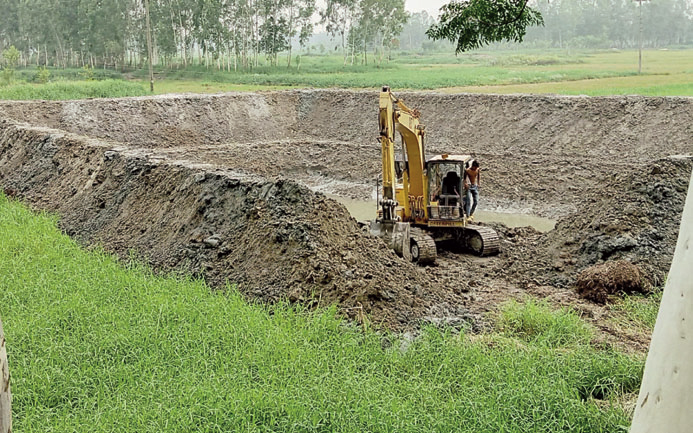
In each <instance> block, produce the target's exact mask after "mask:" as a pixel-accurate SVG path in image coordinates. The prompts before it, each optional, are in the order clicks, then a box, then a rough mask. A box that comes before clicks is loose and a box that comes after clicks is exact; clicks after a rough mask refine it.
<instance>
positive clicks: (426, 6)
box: [404, 0, 450, 18]
mask: <svg viewBox="0 0 693 433" xmlns="http://www.w3.org/2000/svg"><path fill="white" fill-rule="evenodd" d="M446 3H450V0H405V3H404V7H405V8H406V9H407V10H408V11H409V12H421V11H424V10H425V11H426V12H428V14H429V15H430V16H432V17H434V18H438V13H439V11H438V9H440V7H441V6H443V5H444V4H446Z"/></svg>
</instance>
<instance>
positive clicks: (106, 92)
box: [0, 71, 148, 100]
mask: <svg viewBox="0 0 693 433" xmlns="http://www.w3.org/2000/svg"><path fill="white" fill-rule="evenodd" d="M38 74H39V75H40V74H42V73H41V72H40V71H39V72H38ZM43 76H44V77H45V72H44V73H43ZM47 79H48V78H46V80H47ZM147 94H148V92H147V89H146V88H145V87H144V86H143V85H141V84H139V83H134V82H129V81H123V80H104V81H69V82H68V81H58V82H53V83H45V84H27V83H25V84H15V85H10V86H6V87H0V99H10V100H27V99H45V100H64V99H86V98H120V97H125V96H144V95H147Z"/></svg>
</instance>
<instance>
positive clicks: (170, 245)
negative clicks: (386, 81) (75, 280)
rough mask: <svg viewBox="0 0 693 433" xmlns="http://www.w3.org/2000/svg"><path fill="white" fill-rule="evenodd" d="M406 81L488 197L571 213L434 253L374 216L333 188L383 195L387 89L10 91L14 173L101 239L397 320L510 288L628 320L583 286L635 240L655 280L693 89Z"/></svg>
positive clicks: (15, 182) (388, 323)
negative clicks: (586, 273) (432, 87)
mask: <svg viewBox="0 0 693 433" xmlns="http://www.w3.org/2000/svg"><path fill="white" fill-rule="evenodd" d="M399 96H400V97H401V98H402V99H404V100H405V101H406V102H407V104H408V105H410V106H413V107H416V108H418V109H419V110H421V112H422V113H423V115H422V122H423V123H425V124H426V125H427V133H428V144H427V150H428V152H429V154H432V153H440V152H444V151H447V152H450V153H453V152H454V153H469V154H472V155H475V156H476V157H478V158H479V159H480V160H481V161H482V166H483V168H484V174H483V189H482V205H481V206H482V209H486V210H493V211H502V212H516V213H518V212H520V213H531V214H534V215H540V216H546V217H551V218H555V219H557V220H558V223H557V225H556V228H555V229H554V230H552V231H550V232H548V233H539V232H537V231H535V230H532V229H531V228H507V227H505V226H503V225H500V224H494V227H495V228H496V230H497V231H498V232H499V233H500V234H501V236H502V238H503V245H502V248H503V251H502V253H501V254H500V255H499V256H497V257H492V258H477V257H472V256H467V255H464V254H459V253H457V252H455V251H449V250H442V251H441V254H440V257H439V260H438V264H437V265H436V266H430V267H425V268H421V267H416V266H414V265H412V264H410V263H406V262H404V261H403V260H402V259H400V258H399V257H397V256H396V255H394V253H392V252H391V251H390V250H388V249H387V248H386V247H385V245H384V244H383V243H382V241H380V240H379V239H376V238H373V237H371V236H369V235H367V234H365V233H364V232H363V231H362V230H361V229H360V228H359V226H358V224H357V223H356V221H355V220H354V219H353V218H351V217H350V216H349V213H348V211H347V210H346V209H345V208H344V207H343V206H342V205H340V204H339V203H337V202H336V201H334V200H332V199H330V198H327V197H326V196H324V195H323V194H322V193H323V192H324V193H329V194H334V195H337V196H342V197H350V198H357V199H363V200H365V199H370V198H372V194H373V190H374V188H373V186H374V179H375V177H376V176H377V174H378V171H379V168H380V155H379V151H380V148H379V145H378V143H377V141H376V137H377V133H378V131H377V123H376V114H377V92H352V91H336V90H302V91H287V92H266V93H242V94H241V93H238V94H236V93H232V94H223V95H212V96H209V95H205V96H197V95H184V96H180V95H179V96H163V97H145V98H127V99H117V100H85V101H64V102H46V101H37V102H5V103H0V117H2V118H3V120H2V121H0V134H1V135H0V140H1V141H0V186H2V188H3V189H4V191H5V193H6V194H7V195H12V196H17V197H18V198H21V199H22V200H24V201H25V202H26V203H28V204H30V205H31V206H33V207H34V208H36V209H44V210H49V211H52V212H56V213H58V214H59V215H60V225H61V227H62V228H63V230H64V231H65V232H66V233H68V234H70V235H71V236H73V237H74V238H75V239H77V240H79V241H80V242H82V243H84V244H85V245H100V246H102V247H103V248H105V249H106V250H108V251H113V252H115V253H117V254H119V255H121V256H123V257H124V258H128V257H130V256H131V254H132V252H133V251H134V252H135V253H136V254H137V255H139V256H140V257H142V258H143V259H145V260H147V261H148V262H149V263H151V264H152V265H153V266H154V267H155V268H156V269H165V270H170V269H176V270H182V271H185V272H192V273H194V274H197V275H201V276H204V277H205V278H206V279H207V280H208V281H209V282H210V284H212V285H213V286H214V287H217V288H224V287H226V286H227V284H233V285H236V286H237V287H238V289H239V290H240V291H241V292H242V293H244V294H246V295H247V296H248V297H249V298H250V299H257V300H262V301H269V302H275V301H278V300H282V299H288V300H289V301H291V302H302V303H306V304H309V305H311V306H312V305H328V304H335V303H336V304H338V305H339V306H340V308H341V310H342V311H343V312H344V314H345V315H347V316H349V317H352V318H357V319H359V320H365V319H364V318H368V320H369V321H371V322H374V323H376V324H379V325H382V326H385V327H388V328H390V329H395V330H403V329H410V328H415V327H417V326H419V325H420V324H421V323H422V322H426V321H428V322H434V323H445V324H449V325H451V326H456V327H463V326H471V327H472V328H477V329H478V328H481V327H483V326H484V324H485V323H486V316H485V315H484V314H485V313H487V312H489V311H493V310H495V309H496V308H497V306H498V305H499V304H501V303H502V302H503V301H505V300H507V299H511V298H521V297H523V296H525V295H533V296H539V297H542V298H547V299H550V300H551V301H552V302H554V303H556V304H558V305H566V306H570V307H571V308H574V309H577V310H579V311H580V312H582V313H583V315H584V316H585V317H586V318H588V319H590V320H593V321H594V322H595V323H597V324H598V325H599V327H600V328H602V329H604V328H606V329H605V332H606V334H609V335H611V336H613V335H612V334H616V332H615V331H614V330H612V329H608V327H609V325H608V324H606V322H605V321H603V320H601V319H602V317H603V316H605V315H607V314H608V307H604V306H602V305H598V304H595V303H593V302H590V301H586V300H583V299H581V298H579V297H578V296H577V294H576V293H575V291H574V287H573V286H574V284H575V281H576V278H577V275H578V273H579V272H581V271H583V270H584V269H586V268H588V267H590V266H592V265H595V264H599V263H603V262H605V261H612V260H619V259H623V260H627V261H629V262H631V263H634V264H635V265H637V266H639V267H640V268H641V271H642V274H643V275H644V276H645V278H646V279H647V281H648V282H649V284H650V285H654V286H656V285H658V284H659V283H660V282H661V281H662V280H663V278H664V277H665V275H666V272H667V271H668V267H669V264H670V261H671V257H672V255H673V249H674V246H675V242H676V235H677V231H678V225H679V222H680V216H681V211H682V209H683V203H684V200H685V194H686V187H687V185H688V181H689V177H690V173H691V169H692V168H693V164H692V163H691V160H690V158H689V157H687V156H686V155H688V154H689V153H690V152H691V137H693V110H691V108H693V100H691V99H687V98H645V97H608V98H588V97H559V96H527V95H525V96H497V95H442V94H435V93H411V94H402V95H399ZM672 155H679V156H673V157H672ZM681 155H683V156H681ZM614 339H615V340H617V342H625V344H626V345H627V346H630V347H631V348H635V350H638V349H640V348H644V347H646V345H647V337H646V336H645V337H643V336H640V335H618V336H616V337H614Z"/></svg>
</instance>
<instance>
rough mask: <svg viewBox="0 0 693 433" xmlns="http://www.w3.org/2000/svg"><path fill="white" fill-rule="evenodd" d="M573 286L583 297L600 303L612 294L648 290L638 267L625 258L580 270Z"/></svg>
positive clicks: (645, 291) (644, 291)
mask: <svg viewBox="0 0 693 433" xmlns="http://www.w3.org/2000/svg"><path fill="white" fill-rule="evenodd" d="M575 288H576V289H577V292H578V294H579V295H580V296H582V297H583V298H585V299H589V300H591V301H594V302H598V303H600V304H604V303H606V302H607V300H608V299H609V296H612V295H617V294H632V293H647V292H649V286H648V285H647V283H646V282H645V280H644V278H643V275H642V273H641V272H640V269H639V268H638V267H637V266H636V265H634V264H632V263H630V262H628V261H626V260H614V261H610V262H606V263H602V264H599V265H594V266H590V267H589V268H587V269H585V270H583V271H582V272H580V274H579V275H578V277H577V282H576V284H575Z"/></svg>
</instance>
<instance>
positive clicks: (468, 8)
mask: <svg viewBox="0 0 693 433" xmlns="http://www.w3.org/2000/svg"><path fill="white" fill-rule="evenodd" d="M528 1H529V0H461V1H459V2H455V1H453V2H451V3H448V4H446V5H443V7H441V10H442V11H443V14H442V15H441V17H440V23H438V24H434V25H433V26H431V28H429V29H428V30H427V31H426V34H427V35H428V37H430V38H431V39H434V40H439V39H448V40H450V41H452V42H454V43H456V44H457V47H456V50H455V51H456V52H457V53H460V52H463V51H469V50H472V49H476V48H480V47H482V46H484V45H486V44H489V43H491V42H501V41H506V40H507V41H515V42H522V39H523V38H524V36H525V34H526V31H527V27H529V26H532V25H543V24H544V20H543V18H542V16H541V13H539V11H537V10H535V9H533V8H531V7H529V6H528V5H527V2H528Z"/></svg>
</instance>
